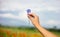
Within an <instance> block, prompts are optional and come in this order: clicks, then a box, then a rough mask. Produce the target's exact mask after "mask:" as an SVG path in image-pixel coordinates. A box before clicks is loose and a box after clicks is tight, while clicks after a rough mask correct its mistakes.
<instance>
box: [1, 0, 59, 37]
mask: <svg viewBox="0 0 60 37" xmlns="http://www.w3.org/2000/svg"><path fill="white" fill-rule="evenodd" d="M27 9H31V11H32V13H35V14H36V15H38V16H39V19H40V23H41V25H42V26H43V27H44V28H46V29H48V30H50V31H52V32H53V33H55V34H57V35H60V34H59V32H60V0H0V32H1V30H3V31H4V30H5V31H12V32H13V29H14V31H15V30H16V29H17V30H18V31H17V30H16V32H17V33H18V32H22V31H23V32H25V31H27V32H26V33H27V34H28V32H29V31H30V32H34V33H39V31H37V29H36V28H35V27H34V26H33V24H32V23H31V21H30V20H29V19H28V17H27V12H26V10H27ZM8 29H12V30H8ZM19 30H20V31H19ZM24 30H25V31H24ZM54 31H55V32H54ZM29 34H31V33H29ZM2 35H3V33H1V34H0V36H2ZM10 35H12V34H10ZM36 35H37V34H36ZM4 36H5V34H4ZM6 37H7V36H6ZM31 37H34V36H31ZM35 37H36V36H35Z"/></svg>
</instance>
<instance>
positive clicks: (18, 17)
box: [0, 13, 27, 20]
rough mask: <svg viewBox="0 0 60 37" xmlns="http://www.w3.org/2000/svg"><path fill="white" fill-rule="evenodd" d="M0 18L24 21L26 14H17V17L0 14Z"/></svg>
mask: <svg viewBox="0 0 60 37" xmlns="http://www.w3.org/2000/svg"><path fill="white" fill-rule="evenodd" d="M0 17H7V18H12V19H19V20H25V19H27V15H26V13H19V15H18V16H15V15H13V14H10V13H7V14H0Z"/></svg>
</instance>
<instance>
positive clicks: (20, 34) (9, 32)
mask: <svg viewBox="0 0 60 37" xmlns="http://www.w3.org/2000/svg"><path fill="white" fill-rule="evenodd" d="M59 35H60V34H59ZM0 37H42V35H41V34H40V32H39V31H37V30H33V29H32V30H31V29H24V28H23V29H18V28H3V27H0Z"/></svg>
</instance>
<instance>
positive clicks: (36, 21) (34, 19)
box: [28, 13, 39, 26]
mask: <svg viewBox="0 0 60 37" xmlns="http://www.w3.org/2000/svg"><path fill="white" fill-rule="evenodd" d="M28 18H29V19H30V20H31V22H32V23H33V24H34V25H35V26H37V25H38V24H39V17H38V16H37V15H35V14H33V13H31V14H28Z"/></svg>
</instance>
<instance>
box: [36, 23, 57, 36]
mask: <svg viewBox="0 0 60 37" xmlns="http://www.w3.org/2000/svg"><path fill="white" fill-rule="evenodd" d="M35 27H36V28H37V29H38V30H39V31H40V32H41V34H42V35H43V36H44V37H57V36H56V35H54V34H53V33H51V32H49V31H47V30H46V29H44V28H43V27H42V26H40V25H39V24H37V26H35Z"/></svg>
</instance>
